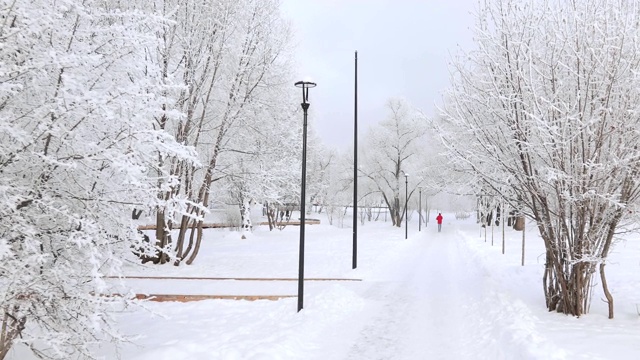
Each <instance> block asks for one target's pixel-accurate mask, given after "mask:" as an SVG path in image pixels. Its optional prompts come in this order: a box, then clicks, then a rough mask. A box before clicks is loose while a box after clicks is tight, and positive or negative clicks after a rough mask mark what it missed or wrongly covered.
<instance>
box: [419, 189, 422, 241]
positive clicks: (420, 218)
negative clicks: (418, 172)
mask: <svg viewBox="0 0 640 360" xmlns="http://www.w3.org/2000/svg"><path fill="white" fill-rule="evenodd" d="M418 189H420V192H419V194H420V196H419V197H418V214H419V215H420V216H418V231H422V186H420V187H419V188H418Z"/></svg>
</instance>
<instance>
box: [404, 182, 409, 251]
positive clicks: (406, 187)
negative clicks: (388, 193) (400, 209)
mask: <svg viewBox="0 0 640 360" xmlns="http://www.w3.org/2000/svg"><path fill="white" fill-rule="evenodd" d="M408 202H409V176H407V175H406V174H405V175H404V239H405V240H407V238H408V237H409V221H408V218H407V215H408V213H407V203H408Z"/></svg>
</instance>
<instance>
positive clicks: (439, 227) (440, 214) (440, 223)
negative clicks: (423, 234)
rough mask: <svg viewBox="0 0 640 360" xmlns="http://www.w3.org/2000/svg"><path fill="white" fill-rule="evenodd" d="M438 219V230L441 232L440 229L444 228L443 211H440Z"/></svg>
mask: <svg viewBox="0 0 640 360" xmlns="http://www.w3.org/2000/svg"><path fill="white" fill-rule="evenodd" d="M436 221H437V222H438V232H440V230H442V213H438V216H436Z"/></svg>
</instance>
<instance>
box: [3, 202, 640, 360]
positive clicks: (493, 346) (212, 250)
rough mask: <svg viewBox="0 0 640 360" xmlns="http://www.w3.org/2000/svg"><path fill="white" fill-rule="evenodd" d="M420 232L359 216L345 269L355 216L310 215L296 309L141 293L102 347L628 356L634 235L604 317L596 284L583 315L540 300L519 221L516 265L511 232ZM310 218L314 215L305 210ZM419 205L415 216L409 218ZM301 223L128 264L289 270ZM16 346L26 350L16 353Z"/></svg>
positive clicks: (228, 285)
mask: <svg viewBox="0 0 640 360" xmlns="http://www.w3.org/2000/svg"><path fill="white" fill-rule="evenodd" d="M444 215H445V222H444V225H443V231H442V232H441V233H438V232H437V231H436V229H435V227H434V226H433V225H434V224H433V223H434V222H433V221H432V222H431V223H430V224H429V225H428V227H427V228H424V227H423V229H422V231H421V232H418V226H417V222H414V223H410V229H409V239H408V240H405V239H404V227H403V228H402V229H397V228H393V227H391V225H390V223H388V222H387V223H385V222H376V223H367V224H366V225H365V226H362V227H360V228H359V231H358V233H359V253H358V269H356V270H351V241H352V232H351V229H348V228H345V229H340V228H337V227H335V226H329V225H327V224H326V223H327V222H326V219H324V218H321V219H322V221H323V224H322V225H313V226H307V235H306V257H305V259H306V266H305V275H306V277H308V278H320V277H322V278H328V277H335V278H350V279H362V281H307V282H305V296H304V309H303V310H302V311H301V312H300V313H297V312H296V304H297V300H296V299H295V298H289V299H282V300H278V301H268V300H260V301H234V300H207V301H201V302H191V303H155V302H152V303H148V304H147V307H148V309H149V310H151V312H148V311H143V310H135V311H131V312H128V313H123V314H122V315H121V316H120V325H121V328H122V330H123V331H124V332H125V333H128V334H143V336H142V337H140V338H139V339H137V340H136V342H135V344H129V345H126V346H124V347H123V348H121V349H120V350H119V351H118V352H115V351H114V349H113V348H112V347H111V346H109V345H104V346H103V347H102V348H101V353H102V354H103V355H104V357H105V358H106V359H116V358H121V359H127V360H129V359H134V360H163V359H167V360H169V359H171V360H175V359H255V360H258V359H260V360H262V359H345V360H347V359H353V360H355V359H367V360H369V359H638V358H640V340H639V339H640V316H639V315H638V313H637V309H636V304H640V271H638V270H640V241H638V239H639V238H638V236H632V237H629V238H628V239H627V241H625V242H621V243H619V244H618V245H617V247H616V249H615V251H614V254H613V256H612V258H611V261H610V264H609V265H608V266H607V270H608V277H609V282H610V287H611V290H612V292H613V295H614V298H615V300H616V318H615V319H614V320H608V319H607V309H606V305H605V304H604V303H602V301H601V298H602V295H601V291H600V288H599V286H600V285H599V284H598V286H597V287H596V288H594V298H593V305H592V307H591V312H590V314H588V315H586V316H583V317H582V318H579V319H577V318H573V317H568V316H565V315H561V314H557V313H549V312H547V311H546V310H545V307H544V299H543V296H542V285H541V277H542V262H543V259H542V256H541V254H542V253H543V251H542V244H541V241H540V240H539V238H538V237H537V236H536V235H535V234H534V230H533V229H534V227H533V226H531V225H529V226H528V229H529V231H527V232H526V236H527V238H526V246H527V247H526V259H525V266H524V267H523V266H520V261H521V260H520V256H521V234H522V233H521V232H516V231H513V230H509V229H507V230H506V254H505V255H502V254H501V241H502V233H501V231H502V229H501V228H498V227H496V228H494V233H493V241H494V245H493V246H492V245H491V229H489V230H488V231H487V235H486V241H485V234H484V232H482V231H481V230H480V229H479V227H478V226H477V225H476V224H475V221H474V219H473V218H470V219H467V220H455V218H454V216H453V214H444ZM313 217H317V216H316V214H314V216H313ZM414 218H415V217H414ZM298 236H299V228H298V227H287V228H286V229H285V230H283V231H277V230H275V231H273V232H269V231H268V229H267V228H266V227H261V228H258V229H256V230H255V231H254V233H253V234H251V236H250V237H249V238H248V239H246V240H240V236H239V234H238V233H236V232H231V231H229V230H209V231H208V232H207V238H206V241H205V243H204V244H203V247H202V249H201V254H200V256H199V257H198V259H197V260H196V263H195V264H194V265H192V266H180V267H174V266H171V265H169V266H163V267H158V266H153V265H148V264H147V265H144V266H143V265H133V264H132V265H131V266H129V267H128V268H127V274H128V275H146V276H161V275H162V276H200V277H225V278H226V277H236V278H238V277H259V278H265V277H277V278H296V277H297V269H298ZM129 284H130V286H132V287H133V288H134V289H136V290H137V292H146V293H187V294H228V295H247V294H249V295H259V294H263V295H267V294H270V295H273V294H277V295H295V294H296V291H297V283H296V282H295V281H275V282H265V281H234V280H224V281H211V280H182V281H178V280H131V281H130V283H129ZM10 358H12V359H23V358H25V357H24V353H20V352H18V351H16V352H14V353H13V354H12V357H10Z"/></svg>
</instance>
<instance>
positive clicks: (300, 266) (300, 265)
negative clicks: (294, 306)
mask: <svg viewBox="0 0 640 360" xmlns="http://www.w3.org/2000/svg"><path fill="white" fill-rule="evenodd" d="M295 85H296V86H298V87H301V88H302V103H301V104H300V105H301V106H302V111H303V113H304V115H303V122H302V185H301V188H300V257H299V261H298V312H300V310H302V306H303V300H304V226H305V221H306V219H305V216H306V214H305V212H306V205H305V197H306V186H307V110H308V109H309V103H308V102H307V100H309V88H311V87H314V86H316V84H314V83H312V82H306V81H298V82H297V83H296V84H295Z"/></svg>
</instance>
